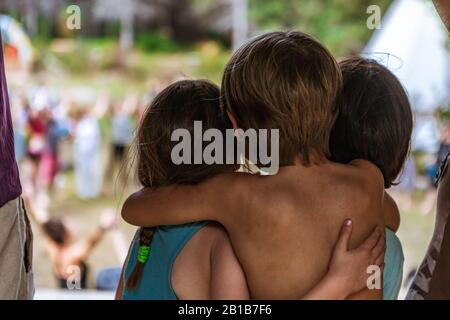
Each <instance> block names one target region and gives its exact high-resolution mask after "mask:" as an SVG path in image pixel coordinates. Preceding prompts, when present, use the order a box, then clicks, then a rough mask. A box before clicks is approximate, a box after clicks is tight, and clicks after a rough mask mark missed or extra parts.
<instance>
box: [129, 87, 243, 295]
mask: <svg viewBox="0 0 450 320" xmlns="http://www.w3.org/2000/svg"><path fill="white" fill-rule="evenodd" d="M219 96H220V90H219V88H218V87H217V86H216V85H214V84H212V83H211V82H209V81H206V80H182V81H178V82H175V83H173V84H171V85H170V86H168V87H167V88H165V89H164V90H163V91H161V92H160V93H159V94H158V95H157V96H156V97H155V99H154V100H153V101H152V103H151V104H150V106H149V107H148V108H147V110H146V111H145V113H144V115H143V118H142V120H141V123H140V125H139V128H138V131H137V137H136V139H137V140H136V147H137V159H138V160H137V171H138V179H139V181H140V183H141V184H142V186H144V187H148V188H158V187H161V186H166V185H171V184H196V183H199V182H201V181H203V180H206V179H208V178H211V177H213V176H215V175H217V174H220V173H224V172H231V171H233V170H234V169H237V167H236V166H235V165H225V164H212V165H207V164H204V163H202V164H180V165H176V164H174V163H173V161H172V159H171V152H172V149H173V147H174V146H175V145H176V144H177V143H178V142H175V141H171V136H172V132H173V131H174V130H175V129H186V130H188V131H189V133H190V134H191V137H193V136H194V121H202V128H203V130H206V129H210V128H215V129H218V130H220V131H221V132H222V133H225V130H226V129H231V128H232V125H231V122H230V120H229V118H228V117H227V116H226V114H225V113H222V112H221V109H220V106H219ZM193 145H194V141H193V139H191V148H192V149H191V150H194V148H193ZM204 146H205V143H204ZM224 148H225V146H224ZM224 151H225V150H224ZM223 154H225V153H223ZM191 156H192V159H191V163H194V158H193V157H194V155H193V152H191ZM139 232H140V234H139V243H140V245H141V246H148V245H149V244H150V243H151V240H152V235H153V229H152V228H141V230H140V231H139ZM143 267H144V263H141V262H137V264H136V267H135V268H134V269H133V272H132V274H131V275H130V277H129V278H128V281H127V283H126V288H127V289H134V288H136V286H137V284H138V282H139V279H140V277H141V273H142V270H143Z"/></svg>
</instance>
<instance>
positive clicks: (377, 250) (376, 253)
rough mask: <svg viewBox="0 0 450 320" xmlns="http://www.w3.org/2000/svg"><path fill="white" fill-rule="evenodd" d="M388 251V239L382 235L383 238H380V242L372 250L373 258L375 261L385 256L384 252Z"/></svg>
mask: <svg viewBox="0 0 450 320" xmlns="http://www.w3.org/2000/svg"><path fill="white" fill-rule="evenodd" d="M385 250H386V237H385V235H384V233H383V232H382V233H381V236H380V237H379V238H378V241H377V243H376V245H375V247H373V249H372V253H371V256H372V258H374V260H376V259H378V257H380V256H384V251H385Z"/></svg>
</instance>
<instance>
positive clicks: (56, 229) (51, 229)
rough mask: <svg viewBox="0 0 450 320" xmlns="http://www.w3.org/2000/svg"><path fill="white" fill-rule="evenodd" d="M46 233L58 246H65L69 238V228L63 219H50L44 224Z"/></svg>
mask: <svg viewBox="0 0 450 320" xmlns="http://www.w3.org/2000/svg"><path fill="white" fill-rule="evenodd" d="M42 229H43V230H44V233H45V234H46V235H47V236H48V237H49V238H50V239H52V240H53V241H54V242H56V243H57V244H60V245H61V244H64V243H65V241H66V238H67V233H68V232H67V228H66V226H65V225H64V223H63V222H62V220H61V219H57V218H50V219H49V220H48V221H46V222H44V223H43V224H42Z"/></svg>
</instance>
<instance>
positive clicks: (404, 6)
mask: <svg viewBox="0 0 450 320" xmlns="http://www.w3.org/2000/svg"><path fill="white" fill-rule="evenodd" d="M441 2H442V3H444V2H446V3H448V2H449V1H448V0H445V1H441ZM446 7H448V5H446ZM442 8H444V7H442ZM442 8H441V14H443V13H444V11H443V10H442ZM412 21H420V23H412ZM447 41H448V33H447V31H446V30H445V28H444V26H443V24H442V22H441V19H440V18H439V16H438V14H437V13H436V10H435V8H434V7H433V5H432V3H431V1H424V0H395V1H394V2H393V3H392V5H391V6H390V8H389V9H388V11H387V12H386V14H385V15H384V16H383V20H382V21H381V29H379V30H375V32H374V34H373V35H372V38H371V39H370V41H369V42H368V44H367V45H366V47H365V48H364V50H363V52H362V54H363V55H364V56H367V57H369V58H373V59H375V60H377V61H378V62H380V63H381V64H383V65H385V66H386V67H387V68H388V69H389V70H391V71H392V72H393V73H394V74H395V75H396V76H397V77H398V78H399V80H400V81H401V83H402V84H403V86H404V87H405V89H406V90H407V92H408V95H409V98H410V101H411V105H412V108H413V111H414V114H415V120H416V121H415V126H414V132H413V140H412V149H413V150H420V151H424V152H426V153H434V152H436V151H437V149H438V147H439V129H438V124H437V121H436V119H435V116H434V115H435V112H436V110H437V109H439V108H443V107H446V106H449V105H450V52H449V49H448V47H447Z"/></svg>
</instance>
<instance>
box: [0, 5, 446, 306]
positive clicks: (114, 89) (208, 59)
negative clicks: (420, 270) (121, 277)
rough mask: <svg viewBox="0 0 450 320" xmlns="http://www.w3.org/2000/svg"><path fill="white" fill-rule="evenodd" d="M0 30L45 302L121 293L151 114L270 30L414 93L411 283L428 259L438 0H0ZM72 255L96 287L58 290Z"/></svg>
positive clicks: (442, 102)
mask: <svg viewBox="0 0 450 320" xmlns="http://www.w3.org/2000/svg"><path fill="white" fill-rule="evenodd" d="M378 18H379V19H378ZM0 29H1V33H2V37H3V42H4V45H5V48H4V55H5V62H6V68H7V70H6V72H7V79H8V87H9V94H10V102H11V107H12V113H13V121H14V125H15V146H16V157H17V160H18V163H19V166H20V172H21V179H22V184H23V188H24V197H25V199H26V201H27V204H28V208H29V212H30V215H31V216H32V224H33V227H34V232H35V242H34V243H35V244H34V246H35V249H34V250H35V252H34V266H35V277H36V278H35V281H36V287H37V295H36V297H37V298H76V297H82V298H112V297H113V293H112V291H111V290H113V289H114V287H115V283H116V279H117V277H118V270H119V269H118V267H120V266H121V264H122V262H123V260H124V258H125V256H126V252H127V249H128V244H129V242H130V240H131V238H132V236H133V234H134V228H133V227H131V226H129V225H127V224H126V223H124V222H123V221H121V220H120V219H119V218H118V216H119V212H120V208H121V205H122V203H123V201H124V199H125V198H126V197H127V196H128V195H129V194H130V193H131V192H133V191H134V190H137V188H138V185H137V183H136V182H135V180H134V174H133V165H132V159H131V160H130V156H129V154H130V153H129V152H128V149H129V146H130V144H131V142H132V140H133V136H134V130H135V128H136V125H137V123H138V121H139V118H140V116H141V114H142V112H143V110H145V108H146V106H148V105H149V103H150V102H151V100H152V98H153V97H154V96H155V95H156V94H157V93H158V92H159V91H160V90H161V89H162V88H164V87H165V86H166V85H167V84H169V83H171V82H173V81H175V80H178V79H180V78H186V77H187V78H207V79H210V80H212V81H214V82H216V83H217V84H220V79H221V76H222V71H223V69H224V66H225V64H226V62H227V60H228V59H229V57H230V54H231V53H232V52H233V50H234V49H235V48H237V47H239V46H240V45H241V44H242V43H243V42H244V41H245V40H246V39H248V38H249V37H251V36H254V35H257V34H260V33H263V32H266V31H273V30H285V29H299V30H302V31H305V32H307V33H310V34H312V35H314V36H315V37H316V38H318V39H319V40H320V41H321V42H322V43H324V44H325V45H326V46H327V47H328V48H329V49H330V51H331V52H332V53H333V54H334V55H335V57H336V58H337V59H341V58H344V57H348V56H351V55H355V54H364V55H368V56H371V57H374V58H376V59H379V61H381V62H383V63H384V64H385V65H387V66H388V67H389V68H390V69H391V70H392V71H393V72H394V73H395V74H396V75H397V76H398V77H399V78H400V80H401V81H402V83H403V85H404V86H405V87H406V89H407V90H408V94H409V97H410V99H411V102H412V105H413V108H414V111H415V130H414V137H413V144H412V150H411V156H410V157H409V158H408V160H407V163H406V165H405V168H404V171H403V174H402V176H401V177H400V184H399V186H397V187H395V188H394V189H393V190H390V192H391V193H392V194H393V196H394V197H395V199H396V200H397V203H398V205H399V207H400V210H401V213H402V222H401V227H400V230H399V233H398V234H399V237H400V239H401V241H402V243H403V246H404V251H405V269H404V274H405V285H407V281H408V279H407V278H408V275H410V274H411V273H412V272H414V270H415V268H416V267H417V265H418V264H419V263H420V262H421V259H422V257H423V255H424V253H425V250H426V247H427V245H428V241H429V239H430V238H431V234H432V230H433V223H434V210H435V204H434V200H435V187H434V176H435V174H436V172H437V169H438V166H439V161H440V159H441V158H442V157H443V154H445V153H446V152H449V151H450V124H449V123H450V111H449V106H450V54H449V37H448V33H447V32H446V31H445V29H444V27H443V25H442V23H441V21H440V19H439V17H438V16H437V14H436V12H435V9H434V7H433V6H432V3H431V1H428V0H78V1H77V0H72V1H65V0H0ZM62 260H63V261H66V262H67V261H68V262H67V263H66V264H73V265H75V266H77V267H78V268H79V269H77V270H79V272H80V273H81V277H82V278H84V277H85V278H86V279H85V280H86V281H85V283H83V287H86V288H87V290H81V291H78V290H75V291H77V293H73V292H70V293H69V292H68V290H65V291H64V290H59V289H58V288H60V287H63V286H64V285H65V284H66V282H65V281H66V280H67V279H61V270H62V268H64V266H65V265H64V264H61V263H60V261H62ZM80 270H81V271H80ZM75 273H76V272H75ZM83 280H84V279H83ZM82 282H83V281H82ZM94 290H95V291H94ZM98 290H102V291H98ZM69 291H70V290H69Z"/></svg>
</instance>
